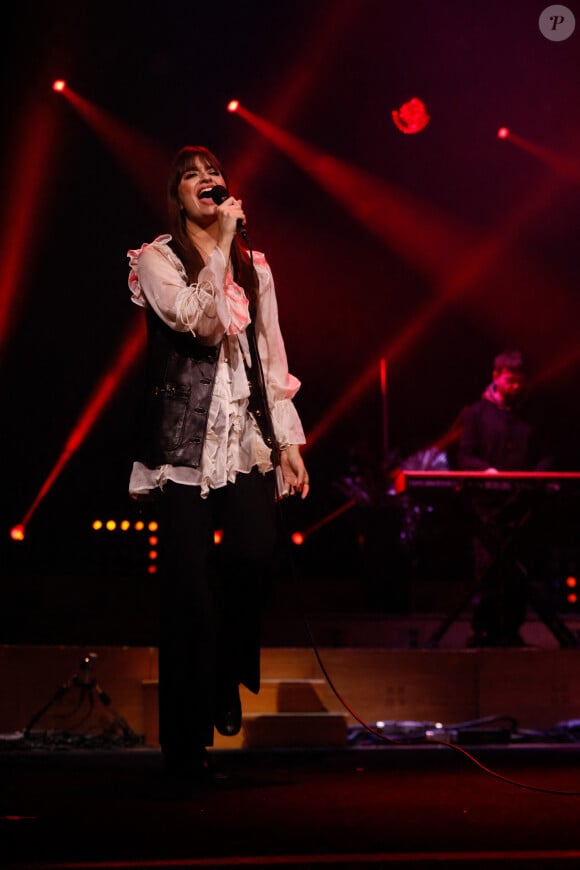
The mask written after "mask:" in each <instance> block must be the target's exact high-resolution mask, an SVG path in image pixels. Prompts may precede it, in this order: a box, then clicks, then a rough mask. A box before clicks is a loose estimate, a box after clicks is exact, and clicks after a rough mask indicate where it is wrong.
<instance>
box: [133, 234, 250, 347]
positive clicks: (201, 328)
mask: <svg viewBox="0 0 580 870" xmlns="http://www.w3.org/2000/svg"><path fill="white" fill-rule="evenodd" d="M170 241H171V236H169V235H162V236H158V237H157V238H156V239H154V241H153V242H151V243H150V244H144V245H143V246H142V247H141V248H139V249H138V250H130V251H128V253H127V256H128V258H129V269H130V271H129V289H130V291H131V300H132V302H134V303H135V304H136V305H139V306H141V307H151V308H153V310H154V311H155V312H156V314H158V315H159V317H160V318H161V319H162V320H163V321H164V323H166V324H167V325H168V326H169V327H171V329H175V330H176V331H177V332H191V334H192V335H194V336H195V337H197V338H198V339H199V340H201V341H203V342H204V343H205V344H212V345H217V344H219V343H220V342H221V340H222V338H223V337H224V335H225V334H226V333H227V334H230V335H233V334H236V332H238V331H240V330H242V329H244V328H245V327H246V326H247V324H248V323H249V315H248V310H247V304H246V305H245V313H244V303H243V299H242V297H243V298H244V299H245V294H244V291H243V290H242V288H241V287H237V285H235V284H234V283H233V282H232V281H230V282H229V283H228V282H227V281H226V262H225V258H224V255H223V253H222V251H221V250H220V248H218V247H216V248H215V249H214V250H213V251H212V253H211V254H210V256H209V258H208V261H207V264H206V266H205V267H204V268H203V269H202V270H201V271H200V273H199V275H198V280H197V282H196V283H194V284H190V283H189V282H188V279H187V274H186V272H185V268H184V266H183V263H182V262H181V260H180V259H179V257H177V255H176V254H175V252H174V251H173V250H172V248H171V247H170V246H169V242H170Z"/></svg>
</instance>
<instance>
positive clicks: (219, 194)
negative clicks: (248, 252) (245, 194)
mask: <svg viewBox="0 0 580 870" xmlns="http://www.w3.org/2000/svg"><path fill="white" fill-rule="evenodd" d="M229 196H230V194H229V193H228V191H227V190H226V188H225V187H224V186H223V185H222V184H216V185H215V187H211V188H209V189H208V190H204V192H203V193H200V195H199V198H200V199H213V201H214V202H215V204H216V205H221V204H222V202H225V201H226V199H228V198H229ZM236 230H237V231H238V233H239V234H240V235H241V237H242V238H243V240H244V241H245V242H246V243H247V244H248V245H249V243H250V241H249V239H248V234H247V233H246V230H245V227H244V222H243V221H242V219H241V218H238V221H237V223H236Z"/></svg>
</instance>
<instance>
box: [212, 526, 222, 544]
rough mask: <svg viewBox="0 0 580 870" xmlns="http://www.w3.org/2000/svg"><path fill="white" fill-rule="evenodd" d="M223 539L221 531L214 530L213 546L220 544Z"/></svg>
mask: <svg viewBox="0 0 580 870" xmlns="http://www.w3.org/2000/svg"><path fill="white" fill-rule="evenodd" d="M223 537H224V531H223V529H216V530H215V532H214V533H213V542H214V544H216V545H217V544H221V542H222V540H223Z"/></svg>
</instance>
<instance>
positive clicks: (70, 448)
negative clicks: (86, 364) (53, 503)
mask: <svg viewBox="0 0 580 870" xmlns="http://www.w3.org/2000/svg"><path fill="white" fill-rule="evenodd" d="M144 332H145V323H144V319H143V318H142V317H138V318H137V321H136V322H135V324H133V326H132V327H131V330H130V333H129V335H128V336H127V338H126V339H125V340H124V341H123V343H122V345H121V348H120V351H119V353H118V355H117V357H116V359H115V361H114V362H113V365H112V366H111V367H110V369H109V371H108V372H106V373H105V374H104V375H103V377H102V378H101V380H100V381H99V383H98V384H97V386H96V387H95V390H94V391H93V394H92V396H91V397H90V399H89V401H88V402H87V405H86V407H85V409H84V411H83V412H82V414H81V416H80V417H79V419H78V421H77V423H76V425H75V427H74V428H73V430H72V432H71V434H70V436H69V438H68V440H67V442H66V444H65V447H64V449H63V451H62V453H61V454H60V456H59V457H58V459H57V461H56V463H55V464H54V466H53V468H52V470H51V471H50V474H49V475H48V477H47V478H46V480H45V481H44V483H43V485H42V486H41V488H40V490H39V492H38V494H37V495H36V497H35V499H34V501H33V502H32V504H31V505H30V507H29V508H28V510H27V511H26V514H25V515H24V517H23V519H22V520H21V521H20V523H19V524H18V525H17V526H14V527H13V529H12V530H11V536H12V537H13V538H14V530H15V529H21V530H22V537H21V538H19V539H20V540H23V539H24V536H25V532H26V528H27V526H28V523H29V522H30V519H31V518H32V516H33V515H34V513H35V512H36V510H37V508H38V506H39V504H40V503H41V502H42V501H43V499H44V498H45V497H46V495H47V494H48V492H49V491H50V489H51V488H52V486H53V484H54V482H55V480H56V479H57V477H58V476H59V475H60V473H61V472H62V470H63V468H64V467H65V465H66V464H67V463H68V461H69V460H70V459H71V457H72V456H73V454H74V453H76V451H77V450H78V449H79V447H80V446H81V445H82V444H83V442H84V441H85V440H86V438H87V437H88V435H89V433H90V432H91V430H92V428H93V426H94V425H95V423H96V421H97V420H98V419H99V417H100V416H101V414H102V413H103V410H104V409H105V407H106V405H107V404H108V402H109V401H110V399H111V396H112V395H113V394H114V393H115V392H116V390H117V389H118V388H119V386H120V385H121V383H123V381H125V379H126V378H127V377H128V375H129V374H130V372H131V371H132V369H133V367H134V365H135V364H136V362H137V360H138V358H139V356H140V355H141V352H142V350H143V347H144Z"/></svg>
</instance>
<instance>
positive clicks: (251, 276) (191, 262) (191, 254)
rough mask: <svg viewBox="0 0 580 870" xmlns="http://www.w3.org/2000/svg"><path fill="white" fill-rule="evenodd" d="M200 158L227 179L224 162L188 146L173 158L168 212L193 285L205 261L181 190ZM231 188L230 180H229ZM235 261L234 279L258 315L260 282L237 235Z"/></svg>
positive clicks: (199, 147)
mask: <svg viewBox="0 0 580 870" xmlns="http://www.w3.org/2000/svg"><path fill="white" fill-rule="evenodd" d="M196 159H199V160H201V161H202V162H203V163H205V165H206V166H208V167H211V168H212V169H216V170H217V171H218V172H219V173H220V174H221V175H222V176H223V178H224V181H225V180H226V175H225V172H224V170H223V168H222V165H221V163H220V161H219V160H218V159H217V157H216V156H215V155H214V154H212V152H211V151H209V149H207V148H205V147H204V146H203V145H186V146H184V147H183V148H181V149H180V150H179V151H178V152H177V154H176V155H175V157H174V159H173V163H172V165H171V169H170V171H169V177H168V180H167V212H168V217H169V232H170V233H171V237H172V247H173V248H174V250H175V252H176V254H177V255H178V257H179V258H180V260H181V261H182V263H183V265H184V266H185V270H186V272H187V276H188V278H189V281H190V282H191V283H193V282H195V281H197V276H198V275H199V273H200V271H201V269H202V268H203V266H204V262H203V258H202V256H201V254H200V252H199V250H198V249H197V248H196V246H195V245H194V243H193V242H192V241H191V239H190V237H189V236H188V234H187V232H186V229H185V213H184V211H183V209H182V208H181V203H180V201H179V195H178V189H179V184H180V182H181V179H182V178H183V176H184V174H185V173H186V172H187V170H188V169H191V168H193V167H194V166H195V161H196ZM226 187H227V181H226ZM231 258H232V265H233V270H234V278H235V280H236V282H237V283H238V284H240V286H241V287H243V288H244V291H245V293H246V296H247V297H248V299H249V300H250V310H251V311H252V312H254V311H255V310H256V305H257V285H258V279H257V275H256V271H255V269H254V266H253V263H252V260H251V257H250V254H249V251H248V249H247V248H246V247H245V246H244V245H243V244H242V243H241V240H240V238H239V236H237V235H236V236H235V237H234V240H233V242H232V247H231Z"/></svg>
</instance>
